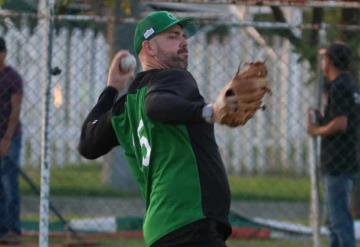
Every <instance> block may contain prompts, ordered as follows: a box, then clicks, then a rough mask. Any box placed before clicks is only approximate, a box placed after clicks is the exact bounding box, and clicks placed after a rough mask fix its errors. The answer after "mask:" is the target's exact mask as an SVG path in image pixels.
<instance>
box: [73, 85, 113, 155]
mask: <svg viewBox="0 0 360 247" xmlns="http://www.w3.org/2000/svg"><path fill="white" fill-rule="evenodd" d="M116 97H117V91H116V90H115V89H113V88H106V89H105V90H104V91H103V93H102V94H101V96H100V97H99V101H98V103H97V104H96V105H95V107H94V108H93V109H92V110H91V112H90V113H89V115H88V116H87V117H86V119H85V121H84V123H83V126H82V129H81V136H80V142H79V147H78V149H79V152H80V154H81V155H82V156H84V157H85V158H88V159H96V158H98V157H100V156H101V155H104V154H106V153H107V152H109V151H110V150H111V149H112V148H113V147H115V146H117V145H118V142H117V139H116V136H115V133H114V130H113V128H112V123H111V117H112V113H111V110H112V107H113V105H114V102H115V99H116Z"/></svg>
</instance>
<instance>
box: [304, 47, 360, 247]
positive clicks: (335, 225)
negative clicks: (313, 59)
mask: <svg viewBox="0 0 360 247" xmlns="http://www.w3.org/2000/svg"><path fill="white" fill-rule="evenodd" d="M350 63H351V50H350V48H349V47H348V46H347V45H346V44H344V43H340V42H335V43H333V44H331V45H330V46H329V47H328V48H327V49H326V50H325V51H324V54H323V57H322V61H321V69H322V70H323V72H324V75H325V77H326V78H327V79H328V80H329V81H328V82H327V84H326V90H325V91H326V92H325V96H324V105H325V109H324V116H320V117H317V118H318V120H319V121H314V118H313V116H312V115H317V116H319V114H317V113H316V111H313V110H309V116H308V133H309V135H311V136H313V137H316V136H320V137H321V173H322V175H323V182H324V197H325V207H326V224H327V226H328V228H329V230H330V247H355V237H354V223H353V219H352V216H351V211H350V198H351V192H352V189H353V186H354V179H355V176H356V175H357V173H358V171H359V165H358V160H357V154H356V147H357V142H358V140H357V125H358V124H359V121H358V114H359V110H358V109H359V103H360V102H359V99H360V94H359V89H358V86H357V83H356V81H355V79H354V77H353V75H352V74H351V73H350V72H349V66H350Z"/></svg>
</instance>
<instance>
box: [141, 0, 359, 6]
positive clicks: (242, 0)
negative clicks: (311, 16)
mask: <svg viewBox="0 0 360 247" xmlns="http://www.w3.org/2000/svg"><path fill="white" fill-rule="evenodd" d="M143 2H145V3H151V4H161V3H184V4H190V3H192V4H207V5H217V4H236V5H246V6H284V7H285V6H288V7H319V8H320V7H321V8H360V2H359V1H356V0H348V1H341V0H340V1H334V0H167V1H157V0H143Z"/></svg>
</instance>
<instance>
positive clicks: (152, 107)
mask: <svg viewBox="0 0 360 247" xmlns="http://www.w3.org/2000/svg"><path fill="white" fill-rule="evenodd" d="M204 106H205V103H204V102H193V101H190V100H187V99H184V98H182V97H180V96H177V95H175V94H172V93H166V92H161V93H153V94H150V95H148V96H147V97H146V100H145V112H146V114H147V115H148V117H149V118H150V119H152V120H154V121H158V122H163V123H172V124H186V123H203V122H205V120H204V119H203V117H202V109H203V107H204Z"/></svg>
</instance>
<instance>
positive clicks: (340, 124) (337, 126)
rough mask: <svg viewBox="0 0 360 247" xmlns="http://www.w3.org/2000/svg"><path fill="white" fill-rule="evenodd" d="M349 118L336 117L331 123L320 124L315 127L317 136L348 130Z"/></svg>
mask: <svg viewBox="0 0 360 247" xmlns="http://www.w3.org/2000/svg"><path fill="white" fill-rule="evenodd" d="M346 127H347V119H346V118H345V117H340V118H335V119H334V120H332V121H331V122H330V123H328V124H326V125H323V126H318V127H316V129H315V134H316V135H317V136H322V137H323V136H329V135H334V134H337V133H342V132H345V131H346Z"/></svg>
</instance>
